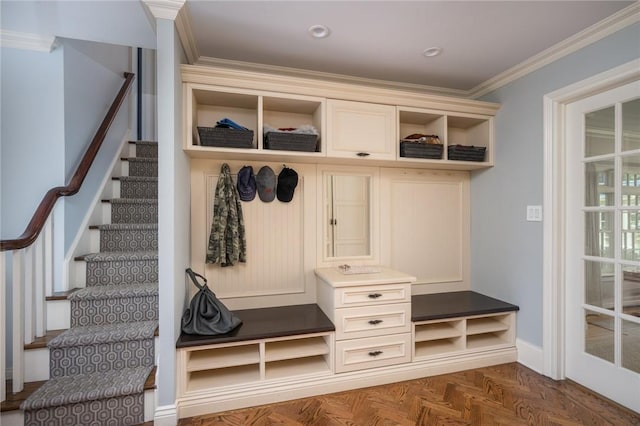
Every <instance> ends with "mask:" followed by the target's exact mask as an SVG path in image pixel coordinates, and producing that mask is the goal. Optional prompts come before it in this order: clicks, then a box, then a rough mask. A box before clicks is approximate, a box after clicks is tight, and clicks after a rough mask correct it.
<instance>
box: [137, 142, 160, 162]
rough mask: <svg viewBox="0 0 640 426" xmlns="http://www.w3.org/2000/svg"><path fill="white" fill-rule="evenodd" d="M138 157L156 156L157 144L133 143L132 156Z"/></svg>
mask: <svg viewBox="0 0 640 426" xmlns="http://www.w3.org/2000/svg"><path fill="white" fill-rule="evenodd" d="M134 156H135V157H139V158H158V144H157V143H154V144H143V143H137V144H135V150H134V153H133V155H132V157H134Z"/></svg>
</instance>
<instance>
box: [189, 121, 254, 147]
mask: <svg viewBox="0 0 640 426" xmlns="http://www.w3.org/2000/svg"><path fill="white" fill-rule="evenodd" d="M198 135H200V145H202V146H217V147H222V148H254V146H253V130H239V129H232V128H225V127H199V126H198Z"/></svg>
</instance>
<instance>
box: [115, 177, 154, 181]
mask: <svg viewBox="0 0 640 426" xmlns="http://www.w3.org/2000/svg"><path fill="white" fill-rule="evenodd" d="M114 179H115V180H119V181H130V182H157V181H158V178H157V177H150V176H120V177H117V178H114Z"/></svg>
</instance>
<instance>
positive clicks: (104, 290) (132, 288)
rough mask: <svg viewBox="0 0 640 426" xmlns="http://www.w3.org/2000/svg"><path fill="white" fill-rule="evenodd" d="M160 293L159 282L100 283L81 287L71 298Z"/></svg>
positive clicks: (100, 298) (100, 297)
mask: <svg viewBox="0 0 640 426" xmlns="http://www.w3.org/2000/svg"><path fill="white" fill-rule="evenodd" d="M157 295H158V283H145V284H114V285H99V286H94V287H86V288H83V289H80V290H78V291H76V292H75V293H73V294H72V295H70V296H69V300H72V301H73V300H103V299H115V298H132V297H147V296H157Z"/></svg>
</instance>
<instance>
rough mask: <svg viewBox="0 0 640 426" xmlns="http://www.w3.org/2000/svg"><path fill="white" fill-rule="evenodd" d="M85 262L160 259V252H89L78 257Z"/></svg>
mask: <svg viewBox="0 0 640 426" xmlns="http://www.w3.org/2000/svg"><path fill="white" fill-rule="evenodd" d="M78 259H79V260H84V261H85V262H116V261H128V260H158V252H157V251H155V250H153V251H108V252H98V253H89V254H85V255H84V256H80V257H78Z"/></svg>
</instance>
